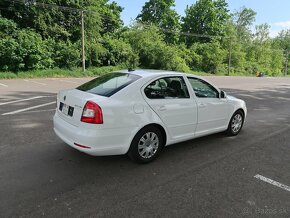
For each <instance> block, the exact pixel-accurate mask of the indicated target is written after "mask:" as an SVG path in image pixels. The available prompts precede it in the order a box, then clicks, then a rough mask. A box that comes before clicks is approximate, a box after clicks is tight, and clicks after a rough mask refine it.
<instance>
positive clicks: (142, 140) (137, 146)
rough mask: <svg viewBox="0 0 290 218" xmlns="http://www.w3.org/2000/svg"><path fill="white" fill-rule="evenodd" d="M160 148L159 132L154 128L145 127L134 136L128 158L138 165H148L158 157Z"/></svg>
mask: <svg viewBox="0 0 290 218" xmlns="http://www.w3.org/2000/svg"><path fill="white" fill-rule="evenodd" d="M162 147H163V137H162V134H161V132H160V130H159V129H158V128H156V127H154V126H149V127H145V128H143V129H142V130H140V131H139V132H138V133H137V134H136V135H135V137H134V139H133V141H132V143H131V146H130V149H129V151H128V156H129V157H130V158H131V159H132V160H133V161H136V162H138V163H149V162H151V161H153V160H154V159H155V158H156V157H157V156H158V155H159V153H160V151H161V150H162Z"/></svg>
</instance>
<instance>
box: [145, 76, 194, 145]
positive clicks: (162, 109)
mask: <svg viewBox="0 0 290 218" xmlns="http://www.w3.org/2000/svg"><path fill="white" fill-rule="evenodd" d="M144 95H145V96H144V98H145V100H146V102H147V103H148V104H149V106H150V107H151V108H152V109H153V110H154V111H155V113H156V114H157V115H158V116H159V117H160V119H161V120H162V122H163V123H164V124H165V125H166V127H167V129H168V131H169V133H170V135H171V137H172V139H173V140H180V139H185V138H192V137H194V132H195V128H196V124H197V105H196V102H195V101H194V100H193V98H192V97H190V95H189V92H188V88H187V86H186V83H185V82H184V78H183V77H182V76H167V77H161V78H159V79H156V80H154V81H152V82H151V83H150V84H149V85H147V86H146V87H145V88H144Z"/></svg>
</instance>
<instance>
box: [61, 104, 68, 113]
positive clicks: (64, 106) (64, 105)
mask: <svg viewBox="0 0 290 218" xmlns="http://www.w3.org/2000/svg"><path fill="white" fill-rule="evenodd" d="M68 110H69V106H68V105H67V104H63V106H62V110H61V111H62V112H63V113H64V114H65V115H68Z"/></svg>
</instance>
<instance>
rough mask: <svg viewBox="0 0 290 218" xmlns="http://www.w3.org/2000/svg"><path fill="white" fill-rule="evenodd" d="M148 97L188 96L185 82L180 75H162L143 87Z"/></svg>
mask: <svg viewBox="0 0 290 218" xmlns="http://www.w3.org/2000/svg"><path fill="white" fill-rule="evenodd" d="M144 92H145V95H146V96H147V98H150V99H174V98H175V99H176V98H189V94H188V90H187V87H186V84H185V82H184V80H183V78H182V77H164V78H161V79H158V80H155V81H154V82H152V83H150V84H149V85H148V86H147V87H146V88H145V89H144Z"/></svg>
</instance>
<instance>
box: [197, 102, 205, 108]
mask: <svg viewBox="0 0 290 218" xmlns="http://www.w3.org/2000/svg"><path fill="white" fill-rule="evenodd" d="M198 107H200V108H205V107H206V104H204V103H199V104H198Z"/></svg>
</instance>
